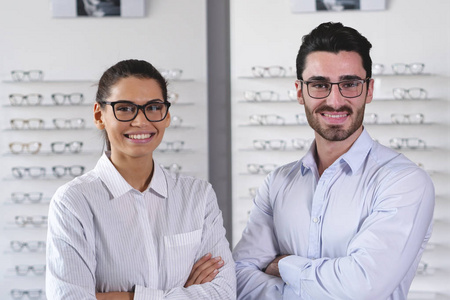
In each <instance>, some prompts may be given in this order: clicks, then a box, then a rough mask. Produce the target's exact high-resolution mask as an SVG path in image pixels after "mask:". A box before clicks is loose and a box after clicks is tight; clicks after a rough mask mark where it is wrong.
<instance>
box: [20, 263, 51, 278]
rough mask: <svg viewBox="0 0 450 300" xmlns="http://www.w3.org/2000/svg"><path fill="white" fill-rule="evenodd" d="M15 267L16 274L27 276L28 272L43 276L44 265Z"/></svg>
mask: <svg viewBox="0 0 450 300" xmlns="http://www.w3.org/2000/svg"><path fill="white" fill-rule="evenodd" d="M15 269H16V274H17V275H18V276H27V275H29V274H34V275H36V276H43V275H44V274H45V265H17V266H16V268H15Z"/></svg>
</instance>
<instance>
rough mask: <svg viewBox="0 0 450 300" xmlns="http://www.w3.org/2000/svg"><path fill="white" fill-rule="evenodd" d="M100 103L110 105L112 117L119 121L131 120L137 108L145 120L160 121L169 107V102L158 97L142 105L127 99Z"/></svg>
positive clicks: (136, 112)
mask: <svg viewBox="0 0 450 300" xmlns="http://www.w3.org/2000/svg"><path fill="white" fill-rule="evenodd" d="M102 103H103V104H107V105H111V107H112V108H113V112H114V117H115V118H116V119H117V121H120V122H130V121H133V120H134V119H135V118H136V117H137V115H138V112H139V110H142V112H143V113H144V115H145V118H146V119H147V121H149V122H160V121H162V120H164V119H165V118H166V116H167V113H168V111H169V107H170V102H168V101H163V100H160V99H153V100H150V101H148V102H147V103H146V104H144V105H138V104H136V103H133V102H131V101H128V100H119V101H114V102H107V101H103V102H102Z"/></svg>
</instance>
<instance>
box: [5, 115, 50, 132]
mask: <svg viewBox="0 0 450 300" xmlns="http://www.w3.org/2000/svg"><path fill="white" fill-rule="evenodd" d="M9 123H10V124H11V129H14V130H25V129H30V130H32V129H43V128H44V125H45V121H44V120H42V119H38V118H31V119H11V120H10V121H9Z"/></svg>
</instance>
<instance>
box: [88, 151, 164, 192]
mask: <svg viewBox="0 0 450 300" xmlns="http://www.w3.org/2000/svg"><path fill="white" fill-rule="evenodd" d="M110 156H111V152H109V151H106V152H105V153H104V154H103V155H102V156H101V157H100V159H99V161H98V162H97V165H96V166H95V168H94V170H95V172H96V173H97V175H98V176H99V177H100V179H101V180H102V182H103V183H104V184H105V185H106V187H107V188H108V190H109V191H110V192H111V194H112V196H113V198H118V197H120V196H122V195H123V194H125V193H128V192H129V191H130V190H135V189H134V188H133V187H132V186H131V185H130V184H129V183H128V182H127V181H126V180H125V179H124V178H123V177H122V175H121V174H120V173H119V171H117V169H116V167H114V165H113V164H112V162H111V160H110V159H109V157H110ZM153 163H154V171H153V177H152V180H151V182H150V185H149V187H148V188H147V191H148V190H150V189H151V190H153V191H155V192H156V193H158V194H159V195H161V196H162V197H164V198H167V179H166V175H165V173H164V171H163V170H162V167H161V166H160V165H159V164H158V163H156V162H153ZM144 193H145V191H144Z"/></svg>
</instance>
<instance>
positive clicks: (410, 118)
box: [391, 113, 425, 124]
mask: <svg viewBox="0 0 450 300" xmlns="http://www.w3.org/2000/svg"><path fill="white" fill-rule="evenodd" d="M424 119H425V116H424V115H423V114H421V113H417V114H391V121H392V123H393V124H423V122H424Z"/></svg>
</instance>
